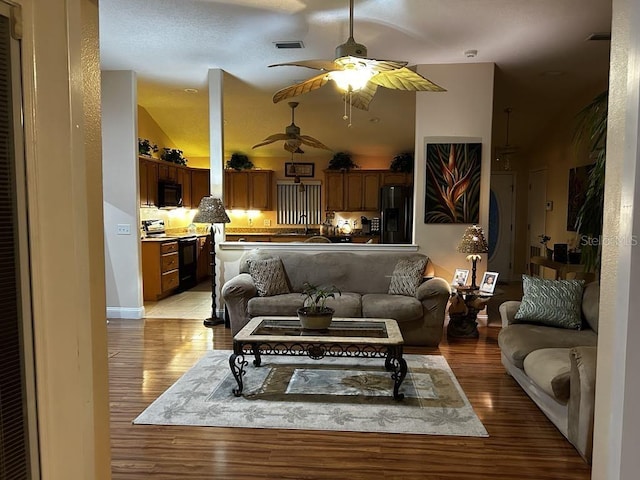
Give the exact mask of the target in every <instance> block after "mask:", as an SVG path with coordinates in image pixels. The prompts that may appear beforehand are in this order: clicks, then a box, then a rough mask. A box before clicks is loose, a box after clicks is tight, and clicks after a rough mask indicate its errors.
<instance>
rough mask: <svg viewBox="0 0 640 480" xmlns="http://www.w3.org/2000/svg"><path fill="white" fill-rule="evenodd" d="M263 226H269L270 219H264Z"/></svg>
mask: <svg viewBox="0 0 640 480" xmlns="http://www.w3.org/2000/svg"><path fill="white" fill-rule="evenodd" d="M264 226H265V227H270V226H271V220H269V219H268V218H265V219H264Z"/></svg>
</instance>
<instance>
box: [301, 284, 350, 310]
mask: <svg viewBox="0 0 640 480" xmlns="http://www.w3.org/2000/svg"><path fill="white" fill-rule="evenodd" d="M302 286H303V290H302V295H304V308H305V309H306V313H312V314H313V313H324V312H327V311H333V310H332V309H330V308H329V307H327V306H326V305H325V303H326V301H327V299H328V298H336V293H337V294H338V295H342V293H341V292H340V290H339V289H338V287H336V286H335V285H331V286H330V287H319V286H317V285H312V284H311V283H309V282H304V283H303V284H302Z"/></svg>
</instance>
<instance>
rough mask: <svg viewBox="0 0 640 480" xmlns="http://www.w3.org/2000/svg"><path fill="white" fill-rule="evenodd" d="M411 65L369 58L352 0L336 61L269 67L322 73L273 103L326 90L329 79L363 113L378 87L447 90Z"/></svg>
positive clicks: (281, 93) (280, 92) (279, 94)
mask: <svg viewBox="0 0 640 480" xmlns="http://www.w3.org/2000/svg"><path fill="white" fill-rule="evenodd" d="M407 64H408V62H405V61H394V60H375V59H372V58H367V47H366V46H364V45H362V44H359V43H356V41H355V40H354V38H353V0H349V38H348V39H347V41H346V42H345V43H343V44H342V45H338V47H337V48H336V58H335V59H334V60H300V61H296V62H287V63H277V64H274V65H269V66H270V67H279V66H285V65H290V66H297V67H306V68H311V69H314V70H321V71H322V73H321V74H319V75H316V76H315V77H311V78H309V79H307V80H305V81H303V82H300V83H296V84H295V85H291V86H289V87H285V88H283V89H281V90H278V91H277V92H276V93H275V94H274V95H273V102H274V103H278V102H280V101H281V100H284V99H286V98H290V97H296V96H298V95H302V94H304V93H308V92H311V91H313V90H316V89H318V88H320V87H323V86H324V85H326V83H327V82H328V81H329V80H333V81H334V82H336V84H337V85H338V87H339V88H340V89H341V90H342V91H343V92H345V102H348V103H349V104H350V105H352V106H354V107H356V108H359V109H362V110H368V109H369V103H370V102H371V100H372V99H373V96H374V95H375V94H376V91H377V89H378V87H385V88H389V89H392V90H406V91H426V92H444V91H446V90H445V89H444V88H442V87H440V86H439V85H436V84H435V83H433V82H432V81H431V80H429V79H427V78H424V77H423V76H422V75H420V74H418V73H416V72H414V71H412V70H410V69H408V68H406V65H407Z"/></svg>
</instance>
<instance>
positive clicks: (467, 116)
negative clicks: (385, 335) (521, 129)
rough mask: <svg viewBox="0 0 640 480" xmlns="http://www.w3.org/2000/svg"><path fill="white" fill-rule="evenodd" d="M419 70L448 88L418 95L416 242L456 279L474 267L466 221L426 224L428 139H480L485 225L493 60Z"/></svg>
mask: <svg viewBox="0 0 640 480" xmlns="http://www.w3.org/2000/svg"><path fill="white" fill-rule="evenodd" d="M418 73H420V74H421V75H424V76H425V77H427V78H429V79H430V80H432V81H433V82H435V83H437V84H438V85H440V86H442V87H443V88H446V89H447V91H446V92H441V93H430V92H418V93H417V94H416V145H415V152H416V155H415V158H416V170H415V178H414V185H415V186H414V190H415V192H414V195H415V203H414V205H415V207H414V211H415V215H414V217H415V228H414V232H415V237H414V242H415V243H416V244H418V245H419V246H420V249H421V250H422V251H423V252H424V253H426V254H427V255H428V256H429V258H430V259H431V260H432V262H433V264H434V267H435V269H436V275H438V276H441V277H443V278H445V279H452V278H453V273H454V271H455V269H456V268H470V267H469V266H468V264H467V261H466V255H465V254H462V253H458V252H457V251H456V248H457V246H458V241H459V240H460V238H461V237H462V234H463V233H464V230H465V228H466V227H467V226H468V225H466V224H445V225H437V224H425V223H424V199H425V178H426V170H425V169H426V165H425V143H426V141H427V140H429V141H430V142H434V141H436V142H440V141H447V142H448V141H452V142H455V141H457V142H461V143H466V142H470V141H473V142H481V143H482V178H481V189H480V221H479V224H480V225H481V226H482V227H483V228H485V233H487V231H486V228H487V225H488V220H489V186H490V182H491V155H492V148H491V123H492V115H493V77H494V65H493V64H492V63H474V64H453V65H419V66H418ZM486 257H487V256H486V255H483V258H482V262H481V263H478V276H479V278H478V281H479V280H480V278H482V277H481V275H482V272H484V271H485V270H486V262H487V258H486Z"/></svg>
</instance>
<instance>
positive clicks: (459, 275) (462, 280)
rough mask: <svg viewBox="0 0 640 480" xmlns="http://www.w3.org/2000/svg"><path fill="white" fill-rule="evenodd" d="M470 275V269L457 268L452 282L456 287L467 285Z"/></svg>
mask: <svg viewBox="0 0 640 480" xmlns="http://www.w3.org/2000/svg"><path fill="white" fill-rule="evenodd" d="M468 277H469V270H463V269H461V268H456V273H455V274H454V275H453V281H452V282H451V285H453V286H454V287H457V286H462V285H466V284H467V278H468Z"/></svg>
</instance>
